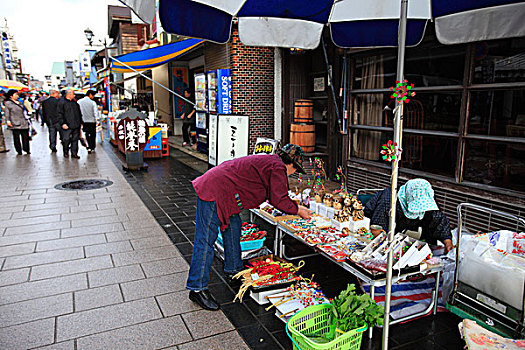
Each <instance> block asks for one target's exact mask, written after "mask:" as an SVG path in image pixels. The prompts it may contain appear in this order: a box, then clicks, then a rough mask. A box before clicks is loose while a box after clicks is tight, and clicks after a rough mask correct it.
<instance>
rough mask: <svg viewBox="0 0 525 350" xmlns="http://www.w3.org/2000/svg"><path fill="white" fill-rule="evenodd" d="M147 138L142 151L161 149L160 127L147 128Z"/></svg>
mask: <svg viewBox="0 0 525 350" xmlns="http://www.w3.org/2000/svg"><path fill="white" fill-rule="evenodd" d="M148 134H149V137H148V143H146V147H144V151H159V150H161V149H162V132H161V127H160V126H150V127H149V132H148Z"/></svg>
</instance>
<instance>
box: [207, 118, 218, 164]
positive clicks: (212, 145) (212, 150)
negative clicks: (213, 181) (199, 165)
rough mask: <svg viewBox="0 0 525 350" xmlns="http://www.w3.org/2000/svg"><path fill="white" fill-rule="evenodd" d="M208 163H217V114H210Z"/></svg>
mask: <svg viewBox="0 0 525 350" xmlns="http://www.w3.org/2000/svg"><path fill="white" fill-rule="evenodd" d="M208 163H210V165H213V166H215V165H217V114H210V126H209V135H208Z"/></svg>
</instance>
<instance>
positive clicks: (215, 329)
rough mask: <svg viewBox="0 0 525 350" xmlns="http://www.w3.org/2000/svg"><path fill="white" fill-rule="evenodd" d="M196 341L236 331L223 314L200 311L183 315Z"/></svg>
mask: <svg viewBox="0 0 525 350" xmlns="http://www.w3.org/2000/svg"><path fill="white" fill-rule="evenodd" d="M182 318H183V320H184V323H186V326H188V329H189V330H190V333H191V335H192V336H193V338H194V339H199V338H204V337H209V336H211V335H215V334H219V333H224V332H226V331H231V330H233V329H234V327H233V325H232V324H231V323H230V321H229V320H228V319H227V318H226V316H224V314H223V313H222V312H216V311H207V310H200V311H195V312H189V313H186V314H183V315H182Z"/></svg>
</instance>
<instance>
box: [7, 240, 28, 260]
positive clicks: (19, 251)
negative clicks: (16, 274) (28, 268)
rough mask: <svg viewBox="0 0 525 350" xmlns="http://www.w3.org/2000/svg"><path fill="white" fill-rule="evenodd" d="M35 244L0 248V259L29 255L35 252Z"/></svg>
mask: <svg viewBox="0 0 525 350" xmlns="http://www.w3.org/2000/svg"><path fill="white" fill-rule="evenodd" d="M35 245H36V243H34V242H32V243H22V244H14V245H7V246H4V247H0V257H3V258H5V257H8V256H14V255H23V254H30V253H33V252H34V251H35Z"/></svg>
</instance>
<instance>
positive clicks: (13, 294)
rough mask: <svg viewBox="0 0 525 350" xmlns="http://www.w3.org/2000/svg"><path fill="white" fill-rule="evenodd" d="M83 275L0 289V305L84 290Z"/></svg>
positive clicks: (85, 282)
mask: <svg viewBox="0 0 525 350" xmlns="http://www.w3.org/2000/svg"><path fill="white" fill-rule="evenodd" d="M87 287H88V286H87V278H86V275H85V274H78V275H73V276H65V277H57V278H51V279H47V280H42V281H33V282H24V283H19V284H13V285H11V286H5V287H0V296H1V297H0V305H4V304H10V303H16V302H19V301H23V300H29V299H35V298H41V297H47V296H50V295H55V294H62V293H68V292H74V291H77V290H82V289H86V288H87Z"/></svg>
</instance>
